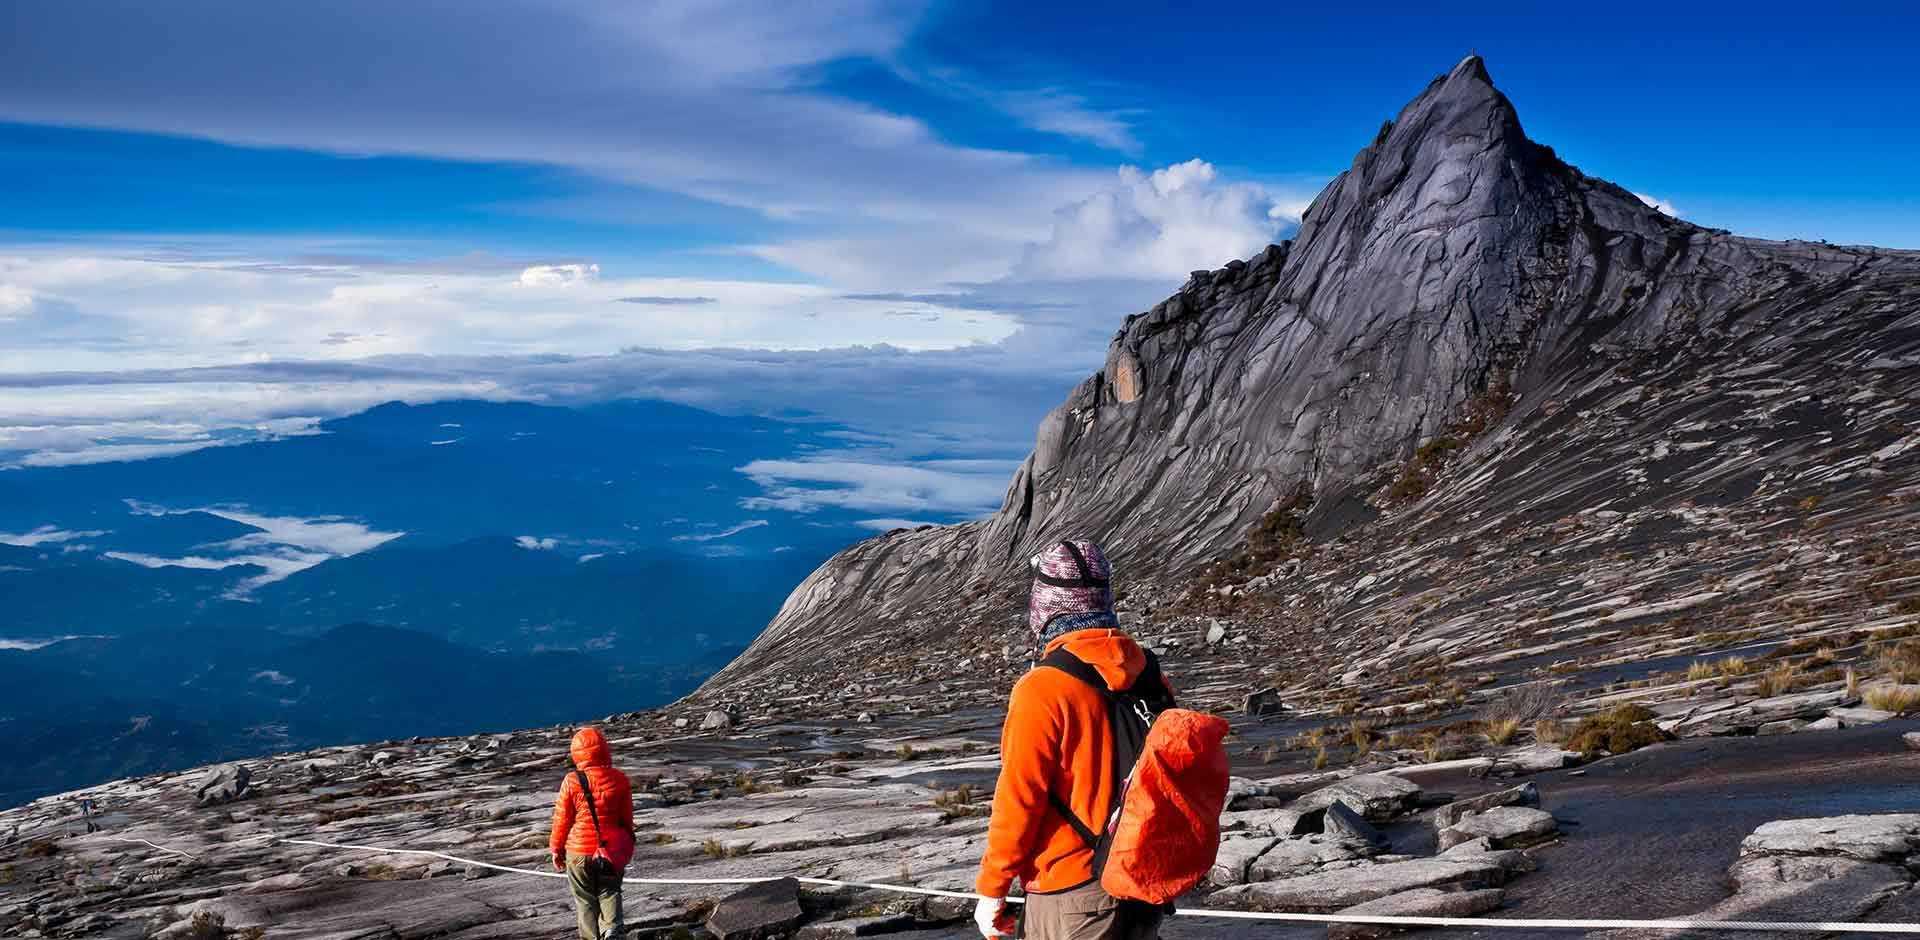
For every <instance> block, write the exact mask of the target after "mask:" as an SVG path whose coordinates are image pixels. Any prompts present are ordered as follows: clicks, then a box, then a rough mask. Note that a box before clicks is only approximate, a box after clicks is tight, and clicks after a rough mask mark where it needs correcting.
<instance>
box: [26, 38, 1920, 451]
mask: <svg viewBox="0 0 1920 940" xmlns="http://www.w3.org/2000/svg"><path fill="white" fill-rule="evenodd" d="M1916 35H1920V20H1916V17H1915V15H1914V14H1911V13H1907V12H1904V11H1902V10H1901V9H1900V8H1899V7H1898V6H1895V5H1887V6H1884V7H1879V8H1877V9H1876V8H1874V7H1871V6H1866V5H1847V6H1846V7H1844V8H1834V9H1821V10H1819V11H1818V14H1817V15H1809V14H1808V11H1807V9H1806V8H1805V7H1791V8H1789V7H1781V8H1779V9H1778V10H1774V9H1770V8H1768V7H1766V6H1764V5H1754V4H1740V5H1737V6H1734V5H1685V4H1666V5H1660V6H1654V5H1642V6H1632V5H1612V6H1608V7H1606V8H1604V9H1601V8H1584V7H1568V6H1565V5H1546V4H1523V5H1509V6H1506V7H1500V6H1490V5H1482V6H1481V7H1478V8H1476V9H1475V10H1474V11H1472V12H1462V11H1459V10H1448V11H1445V12H1444V14H1441V13H1436V12H1434V11H1433V9H1432V8H1431V6H1430V5H1426V4H1409V5H1404V6H1403V7H1400V8H1398V9H1396V7H1395V5H1393V4H1375V5H1370V6H1368V7H1367V8H1366V9H1365V10H1364V11H1355V10H1353V9H1352V8H1347V7H1341V6H1337V5H1323V6H1315V7H1295V8H1287V7H1283V6H1280V5H1264V6H1253V7H1239V6H1234V7H1227V6H1221V7H1217V8H1212V9H1199V10H1180V9H1173V8H1171V5H1165V4H1149V3H1139V4H1134V3H1101V4H1097V5H1096V4H1073V3H1068V4H1035V3H1031V2H1028V3H1004V4H1002V3H986V4H957V3H955V4H916V3H875V2H865V0H835V2H828V3H819V4H804V5H801V4H780V5H775V4H765V3H745V2H729V0H677V2H660V3H626V2H615V0H576V2H569V3H560V4H550V3H536V2H532V0H494V2H490V3H485V4H469V3H457V4H456V3H446V2H393V0H339V2H335V3H330V4H325V5H295V4H258V3H244V2H240V0H190V2H181V3H173V4H144V5H128V4H121V3H114V2H108V0H70V2H60V3H54V2H28V3H20V4H10V5H8V7H7V9H6V10H5V11H4V12H0V455H4V454H12V455H14V456H13V458H12V459H15V460H18V459H22V458H21V456H20V455H39V459H41V460H42V461H55V462H60V461H66V462H80V461H84V460H87V459H92V457H91V456H90V455H97V454H99V453H101V451H100V450H99V448H100V447H101V446H102V445H103V442H104V443H113V442H118V443H120V444H122V445H124V444H127V443H129V442H131V443H135V444H147V443H152V444H156V445H166V446H163V447H161V449H160V450H158V451H156V452H170V450H169V449H168V448H170V447H184V446H191V445H193V444H195V443H196V442H209V443H210V442H214V441H219V440H228V439H232V438H233V434H234V432H235V430H236V429H240V430H242V431H245V430H246V429H255V430H256V431H258V432H259V433H262V434H271V433H276V430H275V429H277V428H283V427H285V426H287V423H288V422H293V423H295V424H297V423H298V422H301V421H305V420H308V419H311V418H317V417H325V416H328V415H330V414H337V413H340V412H341V411H345V410H352V409H355V408H359V407H365V406H366V405H369V404H373V403H375V402H377V401H379V400H383V399H385V398H393V397H400V398H408V399H414V400H426V399H432V398H438V397H447V396H453V395H478V396H481V397H499V398H535V399H539V400H553V401H564V400H569V399H591V398H596V397H609V396H615V395H623V394H649V395H659V396H662V397H669V398H673V399H675V400H680V401H686V402H689V403H693V404H700V405H704V406H708V407H717V408H722V409H733V410H742V411H759V412H776V411H794V410H800V411H808V412H813V413H819V414H824V415H828V416H830V417H833V418H835V419H837V420H841V421H845V422H847V423H850V424H852V425H854V426H857V427H865V428H868V429H869V430H872V431H873V432H874V433H875V434H877V435H879V436H880V438H881V439H883V440H885V441H886V447H887V448H889V449H890V453H891V454H892V456H893V458H899V457H900V456H901V455H907V456H909V457H910V456H911V455H913V454H932V453H939V454H944V455H952V454H954V453H956V452H959V453H961V454H962V456H965V455H968V454H978V455H981V456H989V457H994V458H1004V457H1006V456H1008V455H1010V454H1015V453H1017V452H1018V451H1019V450H1020V449H1021V448H1023V447H1024V444H1025V442H1026V441H1027V440H1028V439H1029V436H1030V433H1031V429H1032V426H1033V422H1034V421H1035V420H1037V418H1038V417H1039V415H1040V414H1041V413H1043V412H1044V411H1045V409H1046V408H1048V407H1050V406H1051V405H1052V404H1053V403H1054V402H1056V401H1057V400H1058V399H1059V397H1060V396H1061V394H1063V393H1064V392H1065V390H1066V389H1067V388H1068V387H1069V386H1070V385H1071V384H1072V383H1073V382H1074V381H1076V380H1077V379H1078V377H1079V376H1081V375H1083V374H1085V372H1086V371H1088V370H1089V369H1091V368H1094V367H1097V364H1098V362H1099V361H1100V359H1101V357H1102V355H1103V352H1104V346H1105V340H1106V337H1107V336H1108V335H1110V333H1111V331H1112V329H1113V328H1114V327H1115V326H1116V325H1117V324H1118V322H1119V321H1120V319H1121V318H1122V317H1123V316H1124V315H1126V314H1127V313H1130V312H1134V311H1137V310H1139V309H1142V308H1144V307H1145V306H1147V305H1149V304H1150V303H1152V302H1153V301H1154V300H1155V299H1157V298H1158V297H1160V296H1163V295H1164V294H1165V293H1167V292H1168V291H1170V290H1171V289H1173V288H1174V287H1176V286H1178V284H1179V282H1180V281H1181V280H1182V279H1183V277H1184V274H1185V272H1186V271H1188V270H1191V269H1193V268H1199V267H1214V266H1218V265H1219V264H1221V263H1223V262H1225V261H1226V260H1228V259H1230V258H1232V257H1236V256H1243V255H1246V254H1249V253H1251V252H1252V251H1254V250H1257V249H1258V248H1260V247H1261V246H1262V245H1264V244H1265V243H1266V242H1267V241H1268V240H1270V239H1277V238H1280V237H1284V235H1285V234H1286V233H1287V232H1288V231H1290V228H1291V224H1292V219H1293V218H1295V217H1297V214H1298V212H1299V211H1300V209H1301V208H1303V207H1304V205H1305V204H1306V202H1307V201H1308V200H1310V199H1311V197H1312V195H1313V194H1314V193H1315V192H1317V191H1318V189H1319V188H1320V187H1321V186H1322V185H1324V184H1325V183H1326V181H1328V180H1329V179H1330V178H1332V176H1333V175H1335V174H1337V173H1338V172H1339V171H1340V170H1341V169H1343V168H1344V167H1345V166H1346V165H1347V163H1348V162H1349V161H1350V160H1351V158H1352V155H1353V153H1354V151H1355V150H1357V149H1358V148H1359V147H1360V146H1362V145H1363V144H1364V143H1366V141H1368V140H1369V139H1371V137H1372V134H1373V132H1374V130H1375V129H1376V128H1377V127H1378V126H1379V124H1380V122H1381V121H1382V120H1384V119H1386V118H1387V117H1389V116H1391V115H1392V114H1393V113H1394V112H1395V111H1396V110H1397V109H1398V108H1399V107H1400V106H1401V105H1402V104H1403V103H1405V101H1406V100H1407V99H1409V98H1410V97H1412V96H1413V95H1414V94H1416V93H1417V92H1418V91H1419V90H1420V88H1422V87H1423V86H1424V85H1425V83H1426V82H1427V81H1428V80H1429V79H1430V78H1432V77H1433V76H1434V75H1436V74H1439V73H1441V72H1444V71H1445V70H1446V69H1448V68H1449V67H1450V66H1451V65H1452V64H1453V63H1454V62H1455V61H1457V60H1458V59H1459V58H1460V57H1461V56H1462V55H1464V54H1466V53H1467V52H1469V51H1476V52H1478V53H1480V54H1481V55H1483V56H1484V57H1485V58H1486V59H1487V61H1488V65H1489V68H1490V70H1491V72H1492V73H1493V76H1494V78H1495V80H1496V82H1498V83H1499V84H1500V86H1501V87H1502V89H1503V90H1505V91H1506V92H1507V94H1508V95H1509V96H1510V97H1511V98H1512V99H1513V100H1514V102H1515V104H1516V106H1517V107H1518V108H1519V111H1520V114H1521V118H1522V121H1523V123H1524V124H1525V126H1526V128H1527V130H1528V132H1529V134H1530V135H1531V136H1532V137H1534V138H1535V139H1536V140H1539V141H1541V142H1543V143H1546V144H1548V145H1550V146H1553V147H1554V148H1555V149H1556V150H1557V151H1558V152H1559V153H1560V154H1561V155H1562V156H1563V157H1565V158H1566V159H1568V160H1569V161H1571V162H1573V163H1574V164H1576V165H1578V166H1580V167H1581V168H1582V169H1583V170H1585V171H1587V172H1589V173H1590V174H1593V175H1596V176H1601V177H1605V178H1608V179H1612V180H1614V181H1615V182H1618V183H1620V184H1622V185H1624V186H1626V187H1628V188H1629V189H1632V190H1634V191H1635V192H1639V193H1642V194H1646V195H1647V196H1648V197H1649V198H1654V199H1657V200H1659V201H1660V202H1661V203H1662V204H1663V205H1664V206H1666V207H1669V208H1670V211H1673V212H1675V213H1677V214H1679V215H1681V216H1682V217H1685V218H1688V219H1690V220H1693V221H1696V222H1699V223H1702V224H1706V225H1711V226H1718V227H1725V228H1729V229H1733V230H1735V231H1738V232H1741V233H1744V234H1751V235H1757V236H1764V237H1805V238H1827V239H1830V240H1833V241H1838V242H1864V243H1874V244H1881V245H1888V246H1894V247H1909V248H1920V222H1916V221H1915V220H1916V219H1920V183H1916V181H1915V179H1914V173H1913V168H1912V162H1913V161H1912V159H1911V154H1912V153H1913V152H1914V151H1915V149H1916V146H1920V124H1917V123H1916V122H1914V121H1913V120H1912V118H1911V113H1912V102H1913V101H1914V100H1916V98H1917V97H1920V94H1917V93H1920V77H1917V76H1916V73H1915V70H1913V69H1912V68H1911V66H1910V58H1911V55H1910V53H1911V47H1912V43H1913V40H1914V38H1915V36H1916ZM209 368H217V369H219V370H220V371H219V372H218V373H209V372H207V371H205V370H207V369H209ZM136 380H137V381H136ZM129 388H138V389H139V390H140V391H139V392H138V394H132V393H129V392H128V389H129ZM878 388H884V389H890V390H891V391H890V393H889V395H886V396H876V394H875V389H878ZM956 389H958V390H961V391H960V392H957V393H956V392H955V391H954V390H956ZM913 396H923V397H922V398H920V399H913V400H911V401H904V400H903V399H912V397H913ZM903 404H904V405H907V407H902V405H903ZM903 414H911V415H916V416H919V417H918V418H917V419H916V421H914V422H907V421H904V420H903V419H902V418H901V415H903ZM244 436H245V434H242V435H241V437H244ZM118 452H119V453H126V452H128V451H126V450H125V448H124V447H123V448H122V449H121V450H120V451H118ZM876 459H881V458H876Z"/></svg>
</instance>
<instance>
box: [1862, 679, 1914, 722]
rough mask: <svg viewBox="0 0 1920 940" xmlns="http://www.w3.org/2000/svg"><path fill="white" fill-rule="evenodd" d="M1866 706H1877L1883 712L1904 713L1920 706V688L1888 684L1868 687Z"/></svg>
mask: <svg viewBox="0 0 1920 940" xmlns="http://www.w3.org/2000/svg"><path fill="white" fill-rule="evenodd" d="M1866 703H1867V707H1868V708H1877V709H1880V710H1881V711H1883V712H1893V713H1894V714H1896V715H1904V714H1906V713H1907V712H1910V711H1913V710H1914V709H1916V708H1920V688H1914V687H1913V686H1906V685H1888V686H1881V687H1879V688H1877V689H1868V690H1867V694H1866Z"/></svg>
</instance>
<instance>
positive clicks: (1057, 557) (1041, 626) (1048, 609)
mask: <svg viewBox="0 0 1920 940" xmlns="http://www.w3.org/2000/svg"><path fill="white" fill-rule="evenodd" d="M1029 564H1030V565H1031V566H1032V568H1033V597H1032V599H1031V600H1029V601H1028V602H1027V628H1028V629H1029V630H1031V631H1033V635H1034V636H1036V637H1039V638H1041V639H1047V638H1048V637H1049V634H1052V633H1054V632H1055V631H1054V630H1053V629H1051V628H1052V627H1053V626H1054V623H1055V621H1057V620H1060V619H1062V618H1065V617H1069V616H1072V615H1078V614H1107V615H1108V618H1107V619H1111V617H1112V611H1113V566H1112V565H1110V564H1108V563H1107V555H1106V553H1105V552H1103V551H1101V550H1100V546H1098V545H1095V544H1093V542H1091V541H1089V540H1087V539H1073V540H1072V541H1066V542H1055V543H1054V544H1052V545H1050V546H1048V547H1047V549H1046V550H1045V551H1042V552H1041V553H1040V554H1038V555H1035V556H1033V558H1032V559H1031V561H1030V562H1029ZM1072 619H1074V620H1076V621H1077V620H1079V619H1081V618H1079V617H1073V618H1072Z"/></svg>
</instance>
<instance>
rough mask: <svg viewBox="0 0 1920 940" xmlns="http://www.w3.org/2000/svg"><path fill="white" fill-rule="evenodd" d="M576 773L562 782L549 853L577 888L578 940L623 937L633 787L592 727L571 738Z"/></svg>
mask: <svg viewBox="0 0 1920 940" xmlns="http://www.w3.org/2000/svg"><path fill="white" fill-rule="evenodd" d="M572 751H573V766H574V767H575V768H576V769H575V770H574V772H573V773H570V774H568V775H567V776H566V779H564V780H562V781H560V796H559V798H558V799H556V800H555V801H554V803H553V834H552V836H551V837H550V838H549V840H548V850H549V851H550V852H551V853H552V855H553V869H554V871H564V872H566V873H567V883H568V884H570V885H571V886H572V887H573V906H574V912H575V913H576V914H577V915H578V919H579V923H580V940H611V938H614V937H618V936H620V933H621V915H620V881H621V878H622V877H624V875H625V872H626V867H627V862H628V860H630V859H631V858H632V857H633V784H632V783H631V782H629V781H628V780H627V775H626V774H623V773H621V772H620V771H618V770H615V769H613V756H612V754H611V753H610V752H609V751H608V750H607V738H606V736H605V735H603V734H601V733H600V729H599V728H595V727H593V726H592V725H588V726H587V727H584V728H581V729H580V730H579V731H576V732H574V735H573V748H572Z"/></svg>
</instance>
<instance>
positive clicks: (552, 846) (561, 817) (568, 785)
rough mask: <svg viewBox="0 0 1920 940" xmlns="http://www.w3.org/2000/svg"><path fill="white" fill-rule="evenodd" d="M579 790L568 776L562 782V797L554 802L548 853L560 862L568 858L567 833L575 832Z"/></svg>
mask: <svg viewBox="0 0 1920 940" xmlns="http://www.w3.org/2000/svg"><path fill="white" fill-rule="evenodd" d="M577 789H579V787H577V786H576V785H575V784H574V782H573V775H572V774H568V775H566V777H564V778H562V779H561V781H560V796H559V798H557V799H555V800H554V801H553V833H552V834H551V835H549V836H548V837H547V851H548V853H549V854H551V855H552V856H553V857H554V859H556V867H558V864H559V860H564V859H565V858H566V857H567V833H569V832H571V831H573V814H574V808H573V802H574V801H573V793H574V791H575V790H577Z"/></svg>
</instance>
